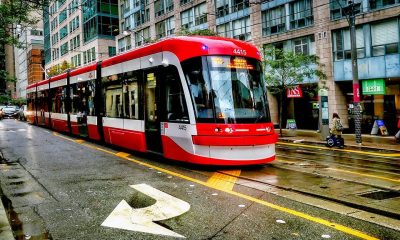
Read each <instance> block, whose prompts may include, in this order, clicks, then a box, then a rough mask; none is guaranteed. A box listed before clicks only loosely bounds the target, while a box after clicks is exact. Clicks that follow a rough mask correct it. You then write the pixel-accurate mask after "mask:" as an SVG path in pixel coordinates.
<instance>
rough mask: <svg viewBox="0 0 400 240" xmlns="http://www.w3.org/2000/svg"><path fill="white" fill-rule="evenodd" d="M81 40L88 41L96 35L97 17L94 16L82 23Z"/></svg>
mask: <svg viewBox="0 0 400 240" xmlns="http://www.w3.org/2000/svg"><path fill="white" fill-rule="evenodd" d="M83 29H84V32H83V41H84V42H88V41H89V40H91V39H93V38H94V37H96V36H97V18H96V17H94V18H92V19H90V20H89V21H87V22H86V23H85V24H83Z"/></svg>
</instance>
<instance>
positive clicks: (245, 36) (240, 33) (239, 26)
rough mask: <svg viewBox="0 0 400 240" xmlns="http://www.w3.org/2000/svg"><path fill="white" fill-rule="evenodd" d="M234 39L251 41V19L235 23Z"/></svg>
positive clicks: (247, 18)
mask: <svg viewBox="0 0 400 240" xmlns="http://www.w3.org/2000/svg"><path fill="white" fill-rule="evenodd" d="M232 26H233V38H236V39H239V40H243V41H247V40H250V39H251V32H250V31H251V29H250V17H246V18H242V19H239V20H235V21H233V25H232Z"/></svg>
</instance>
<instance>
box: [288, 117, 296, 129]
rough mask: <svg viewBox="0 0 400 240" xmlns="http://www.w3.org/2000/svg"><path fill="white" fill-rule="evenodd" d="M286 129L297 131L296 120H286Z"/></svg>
mask: <svg viewBox="0 0 400 240" xmlns="http://www.w3.org/2000/svg"><path fill="white" fill-rule="evenodd" d="M286 128H287V129H291V130H294V129H297V125H296V120H295V119H288V120H286Z"/></svg>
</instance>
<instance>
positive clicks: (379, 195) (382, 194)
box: [359, 191, 400, 200]
mask: <svg viewBox="0 0 400 240" xmlns="http://www.w3.org/2000/svg"><path fill="white" fill-rule="evenodd" d="M359 196H361V197H366V198H371V199H375V200H385V199H389V198H395V197H400V192H395V191H376V192H369V193H363V194H359Z"/></svg>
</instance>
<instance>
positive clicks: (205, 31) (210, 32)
mask: <svg viewBox="0 0 400 240" xmlns="http://www.w3.org/2000/svg"><path fill="white" fill-rule="evenodd" d="M176 35H179V36H218V34H217V33H216V32H214V31H213V30H210V29H198V30H193V31H189V30H187V29H183V30H181V31H180V32H178V33H177V34H176Z"/></svg>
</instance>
